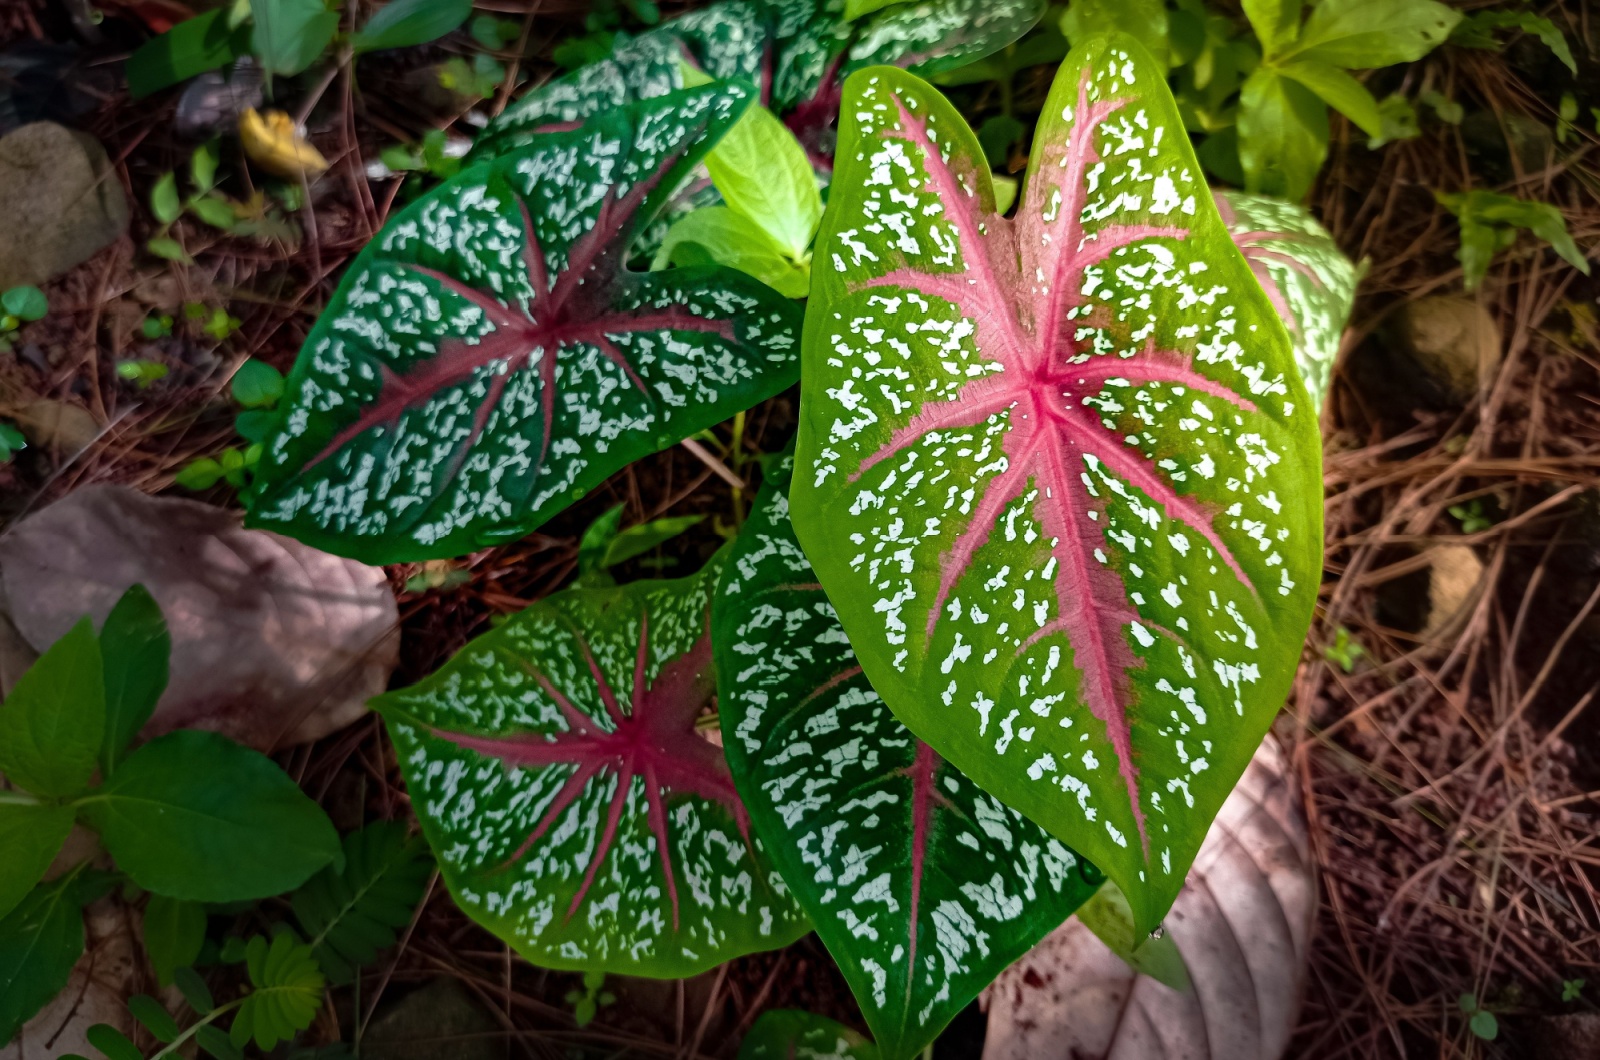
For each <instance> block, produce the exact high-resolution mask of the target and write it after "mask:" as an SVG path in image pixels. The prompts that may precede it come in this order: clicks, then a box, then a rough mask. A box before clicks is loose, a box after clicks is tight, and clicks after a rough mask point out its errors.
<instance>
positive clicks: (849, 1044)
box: [739, 1008, 881, 1060]
mask: <svg viewBox="0 0 1600 1060" xmlns="http://www.w3.org/2000/svg"><path fill="white" fill-rule="evenodd" d="M880 1055H881V1054H880V1053H879V1052H878V1048H877V1046H875V1045H873V1044H872V1043H871V1042H869V1041H867V1039H866V1038H864V1037H862V1036H861V1035H860V1034H858V1033H857V1032H855V1031H853V1030H851V1029H850V1028H849V1027H846V1026H845V1025H844V1024H842V1023H837V1022H835V1021H833V1020H831V1019H828V1018H827V1017H826V1016H818V1015H816V1014H815V1013H812V1012H802V1011H799V1010H798V1009H785V1008H775V1009H768V1010H767V1011H766V1012H763V1013H762V1014H761V1018H760V1019H758V1020H756V1022H755V1025H754V1026H752V1027H751V1028H750V1033H749V1034H747V1035H745V1036H744V1041H743V1042H740V1043H739V1060H879V1057H880Z"/></svg>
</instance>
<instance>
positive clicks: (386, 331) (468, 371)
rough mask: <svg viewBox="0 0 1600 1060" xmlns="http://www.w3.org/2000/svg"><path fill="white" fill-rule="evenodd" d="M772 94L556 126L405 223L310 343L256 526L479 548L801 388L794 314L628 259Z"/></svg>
mask: <svg viewBox="0 0 1600 1060" xmlns="http://www.w3.org/2000/svg"><path fill="white" fill-rule="evenodd" d="M751 96H752V93H751V91H750V90H749V89H748V88H744V87H742V86H739V85H735V84H719V85H715V86H708V87H706V88H700V89H690V90H686V91H684V92H682V93H679V94H675V95H673V96H667V97H661V98H658V99H654V100H649V101H646V102H644V103H640V104H637V105H635V106H634V107H631V108H628V109H624V110H617V111H613V112H610V113H608V114H605V115H603V116H601V117H599V118H596V119H594V121H593V122H591V123H590V124H589V125H586V126H584V127H583V128H582V129H578V130H574V131H569V132H559V133H549V134H546V135H544V136H541V137H540V138H539V139H538V141H537V142H536V143H534V144H533V145H532V146H530V147H528V148H526V149H524V150H523V151H521V152H518V153H515V154H512V155H507V156H504V157H501V158H499V159H496V160H494V161H491V162H485V163H482V164H480V165H477V166H473V167H470V168H468V169H466V170H464V171H463V172H462V173H461V174H460V175H459V176H457V177H455V178H454V179H452V180H450V181H447V182H446V183H444V184H443V185H441V186H440V187H439V188H438V189H437V190H436V191H434V192H433V193H431V194H429V195H428V196H425V197H424V198H422V199H420V200H418V201H417V202H416V203H414V204H413V205H412V206H410V207H408V208H407V209H406V210H404V211H402V212H401V213H400V214H399V215H397V216H396V217H395V218H394V219H393V220H391V221H390V222H389V224H388V225H387V227H386V228H385V232H384V234H383V235H381V236H380V237H379V238H378V239H377V240H376V241H374V242H373V244H372V245H371V246H369V247H368V248H367V249H366V250H365V251H363V252H362V254H361V255H360V257H358V258H357V259H356V262H355V265H354V266H353V267H352V268H351V270H350V271H349V272H348V273H347V274H346V276H345V279H344V281H343V283H341V284H340V287H339V290H338V292H337V293H336V294H335V295H334V299H333V302H332V303H331V304H330V305H329V307H328V309H327V311H326V312H324V314H323V315H322V318H321V319H320V320H319V321H318V323H317V326H316V327H315V328H314V329H313V330H312V332H311V335H310V337H309V338H308V339H307V340H306V345H305V347H304V349H303V350H302V352H301V355H300V358H299V360H298V361H297V362H296V364H295V367H294V370H293V372H292V373H291V375H290V378H289V383H288V390H287V393H286V396H285V399H284V406H283V407H284V408H285V409H286V410H287V411H286V412H285V414H284V415H283V416H281V417H280V419H279V420H278V421H277V428H278V429H277V430H276V431H275V433H273V434H272V435H271V436H269V437H268V439H267V440H266V442H265V443H264V446H265V449H264V453H263V455H262V459H261V463H260V466H259V467H258V468H257V478H256V485H255V488H254V489H253V491H252V492H251V494H250V497H249V498H248V503H249V506H250V517H249V519H250V523H251V524H252V525H254V526H259V527H264V528H268V529H272V530H276V531H278V532H280V533H285V534H288V535H289V536H291V537H296V538H299V539H300V540H302V541H305V542H307V543H308V544H313V545H315V546H317V547H319V548H323V549H326V550H328V551H331V552H336V553H338V554H340V555H346V556H352V557H357V558H361V559H364V560H366V561H367V562H383V563H389V562H403V561H412V560H423V559H433V558H444V557H449V556H456V555H461V554H464V553H466V552H470V551H474V550H476V549H479V548H483V547H485V546H487V545H491V544H495V543H499V542H504V541H509V540H512V539H515V538H518V537H522V536H523V535H525V534H527V533H528V532H530V531H531V530H533V529H535V528H537V527H538V526H539V525H541V524H542V523H543V522H544V521H545V520H546V519H548V518H549V517H550V516H552V515H554V514H555V513H556V512H559V511H560V510H561V509H563V508H564V507H566V506H567V505H568V504H570V503H571V502H572V501H573V500H574V499H575V498H576V497H578V496H581V495H582V494H583V493H584V492H585V491H587V490H588V489H591V488H593V487H594V486H596V485H598V484H599V483H600V482H602V481H603V480H604V479H605V478H607V477H608V476H609V475H611V474H612V473H613V472H614V471H616V470H618V469H620V468H622V467H623V466H625V465H627V464H628V463H630V462H632V461H633V460H636V459H638V458H639V457H641V456H645V455H647V454H649V453H653V452H657V451H659V450H661V449H664V448H666V447H667V446H670V445H673V444H676V443H677V442H678V441H679V440H680V439H682V438H684V437H687V436H689V435H691V434H693V433H695V432H696V431H699V430H702V429H704V428H706V427H709V426H711V425H713V424H715V423H718V422H720V421H722V420H724V419H727V418H728V417H729V416H732V415H733V414H734V413H736V412H739V411H741V410H743V409H746V408H748V407H749V406H751V405H753V404H755V403H756V402H758V401H760V400H763V399H765V398H767V397H770V396H772V395H773V394H776V393H778V392H780V391H782V390H783V389H784V388H786V387H788V386H790V385H791V384H792V383H793V382H794V380H795V378H796V375H797V372H798V364H797V363H796V357H795V347H796V346H797V344H798V332H799V309H798V307H796V306H795V305H794V304H793V303H792V302H790V301H789V300H787V299H785V298H783V297H782V296H781V295H779V294H778V293H777V292H775V291H773V290H771V289H770V288H767V287H765V286H763V285H761V284H759V283H756V282H755V281H753V280H751V279H750V278H749V277H747V276H744V275H743V274H741V273H738V272H735V271H733V270H731V269H720V268H711V267H702V268H693V269H670V270H667V271H664V272H654V273H636V272H633V271H631V270H629V269H628V268H627V267H626V255H627V251H628V247H629V245H630V244H631V243H632V241H633V238H634V236H635V235H636V234H637V233H638V231H639V230H640V228H641V226H642V225H644V224H645V223H647V222H648V221H649V220H650V219H651V218H652V217H653V216H654V215H655V214H656V212H658V211H659V210H660V208H661V207H662V206H663V205H664V203H665V202H666V200H667V199H668V198H670V196H671V194H672V192H673V191H674V190H675V189H676V188H677V187H678V186H679V184H680V183H681V182H682V180H683V179H684V178H685V177H687V176H688V174H689V173H690V172H691V171H692V169H693V167H694V166H695V165H696V164H697V163H698V162H699V160H700V159H701V158H702V157H703V156H704V154H705V152H706V151H707V150H709V149H710V147H711V146H712V145H713V144H714V143H715V142H716V139H717V137H718V136H720V135H721V134H722V133H723V132H725V131H726V130H727V129H728V128H730V127H731V126H732V125H733V123H734V122H735V121H737V120H738V118H739V115H740V114H741V113H742V112H743V110H744V108H745V107H747V106H748V105H749V103H750V101H751ZM446 237H448V238H446Z"/></svg>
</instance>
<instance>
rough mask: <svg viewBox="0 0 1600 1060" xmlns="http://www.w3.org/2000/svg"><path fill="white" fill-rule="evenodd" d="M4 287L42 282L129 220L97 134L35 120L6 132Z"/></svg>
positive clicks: (0, 213)
mask: <svg viewBox="0 0 1600 1060" xmlns="http://www.w3.org/2000/svg"><path fill="white" fill-rule="evenodd" d="M0 217H3V218H4V219H5V221H4V223H3V224H0V290H4V289H5V288H7V287H14V286H16V285H17V284H25V283H26V284H41V283H44V282H45V281H46V280H48V279H50V278H51V277H53V276H59V275H61V274H62V273H63V272H66V271H67V270H68V269H70V268H72V267H73V266H75V265H78V264H81V263H82V262H84V261H86V260H88V258H89V257H90V256H91V255H93V254H94V253H95V251H97V250H99V249H101V248H102V247H104V246H106V245H108V244H110V243H112V242H113V241H115V240H116V239H117V237H118V236H120V235H122V233H123V232H124V231H125V230H126V229H127V227H128V200H127V198H126V197H125V196H124V195H123V193H122V184H121V183H120V182H118V180H117V178H116V174H114V173H113V172H112V171H111V163H110V161H109V160H108V159H107V158H106V153H105V149H104V148H102V147H101V146H100V144H99V143H98V142H96V140H95V139H94V137H92V136H89V135H87V134H85V133H80V132H75V131H73V130H72V129H68V128H67V127H66V126H64V125H57V124H55V123H54V122H47V121H41V122H35V123H33V124H32V125H24V126H23V127H22V128H20V129H18V130H16V131H15V132H12V133H10V134H8V135H7V136H5V137H3V138H0Z"/></svg>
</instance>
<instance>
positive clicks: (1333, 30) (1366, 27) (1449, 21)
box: [1282, 0, 1461, 70]
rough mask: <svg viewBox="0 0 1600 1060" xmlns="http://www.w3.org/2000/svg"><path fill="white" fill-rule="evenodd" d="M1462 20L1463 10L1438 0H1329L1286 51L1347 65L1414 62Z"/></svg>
mask: <svg viewBox="0 0 1600 1060" xmlns="http://www.w3.org/2000/svg"><path fill="white" fill-rule="evenodd" d="M1460 21H1461V13H1460V12H1459V11H1455V10H1453V9H1451V8H1449V7H1447V6H1445V5H1444V4H1441V3H1439V2H1438V0H1338V2H1327V0H1324V2H1323V3H1319V4H1317V5H1316V6H1315V7H1313V8H1312V9H1311V17H1310V18H1308V19H1307V20H1306V24H1305V28H1304V29H1303V30H1302V31H1301V33H1300V39H1299V40H1298V41H1296V42H1295V43H1294V45H1293V46H1292V47H1290V48H1288V49H1286V50H1285V52H1284V53H1283V56H1282V57H1283V58H1285V59H1290V58H1296V59H1309V60H1313V61H1316V62H1322V63H1331V64H1332V65H1334V66H1342V67H1344V68H1345V69H1347V70H1372V69H1376V68H1378V67H1380V66H1393V65H1394V64H1395V63H1410V62H1415V61H1417V60H1418V59H1420V58H1422V57H1423V56H1424V55H1427V54H1428V53H1429V52H1431V51H1432V50H1433V49H1434V48H1437V47H1438V46H1439V45H1440V44H1442V43H1444V40H1445V38H1447V37H1449V36H1450V31H1451V30H1452V29H1454V28H1455V26H1456V23H1458V22H1460Z"/></svg>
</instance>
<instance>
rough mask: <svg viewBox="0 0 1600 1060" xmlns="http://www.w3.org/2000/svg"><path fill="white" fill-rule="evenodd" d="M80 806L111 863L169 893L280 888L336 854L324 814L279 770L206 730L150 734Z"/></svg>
mask: <svg viewBox="0 0 1600 1060" xmlns="http://www.w3.org/2000/svg"><path fill="white" fill-rule="evenodd" d="M80 807H81V810H82V812H83V814H84V816H85V818H86V819H87V820H88V822H89V824H90V825H91V826H92V827H93V828H94V829H95V830H96V831H98V832H99V833H100V836H101V838H102V839H103V840H104V841H105V845H106V849H107V850H109V851H111V855H112V857H114V858H116V860H117V867H118V868H120V869H122V871H124V872H126V873H127V874H128V877H129V879H131V880H133V882H135V883H137V884H138V885H139V886H140V887H143V888H144V889H145V890H147V891H151V892H153V893H155V894H164V895H166V896H168V897H169V898H183V899H187V900H189V901H195V902H227V901H237V900H240V899H245V898H266V897H268V896H269V895H274V894H282V893H283V892H284V891H287V890H290V889H291V888H294V887H298V886H299V885H300V884H302V883H304V882H305V881H306V880H307V879H309V878H310V877H311V875H312V874H313V873H315V872H317V871H318V870H320V869H321V868H322V867H323V866H325V865H327V864H328V863H329V862H331V861H333V860H334V858H335V857H337V856H338V853H339V837H338V835H337V834H336V833H335V832H334V830H333V826H332V825H330V824H329V823H328V818H327V816H326V815H325V814H324V813H323V812H322V810H321V809H320V808H319V807H318V806H317V804H316V803H314V802H312V801H311V800H310V799H309V798H307V797H306V796H305V794H304V793H303V792H302V791H301V790H300V788H299V787H298V786H297V785H296V784H295V783H294V781H292V780H290V779H289V777H288V776H287V775H285V774H284V772H283V770H281V769H279V768H278V767H277V766H276V765H274V764H273V762H272V760H271V759H269V758H267V757H266V756H264V755H260V754H257V753H256V752H255V751H251V750H249V749H248V748H244V747H241V746H239V745H238V744H236V743H233V742H232V741H231V740H227V739H224V738H223V737H221V736H217V735H216V734H214V733H208V732H196V731H193V730H187V729H185V730H179V731H178V732H173V733H168V734H167V735H166V736H162V737H159V738H157V739H155V740H152V741H150V742H149V743H147V744H145V745H144V746H143V747H141V748H139V749H138V750H137V751H135V752H133V754H131V755H129V756H128V758H127V760H126V761H124V762H123V763H122V765H121V766H119V767H118V768H117V772H116V775H115V776H113V777H112V778H111V779H110V780H109V781H108V782H106V784H105V785H104V786H102V787H100V788H98V789H96V790H95V791H94V792H93V793H92V794H90V795H89V796H87V797H85V798H84V799H83V800H82V801H81V803H80Z"/></svg>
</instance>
